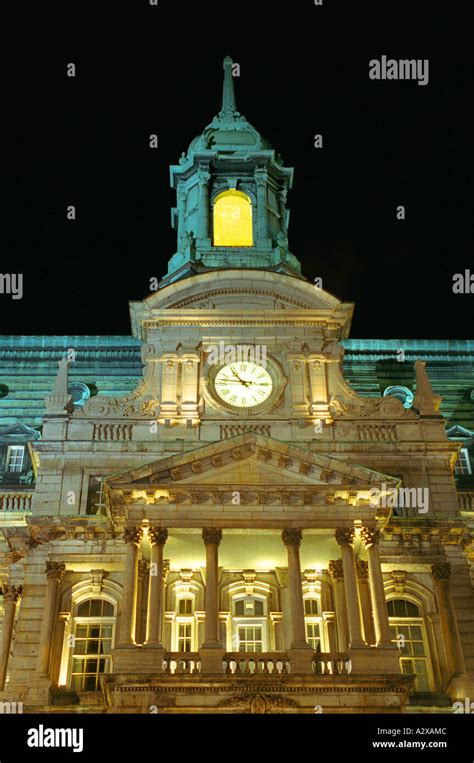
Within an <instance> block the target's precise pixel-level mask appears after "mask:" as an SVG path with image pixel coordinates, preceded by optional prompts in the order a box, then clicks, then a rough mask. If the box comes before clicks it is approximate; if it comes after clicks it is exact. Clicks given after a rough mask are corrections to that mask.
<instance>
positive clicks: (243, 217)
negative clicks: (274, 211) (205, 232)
mask: <svg viewBox="0 0 474 763" xmlns="http://www.w3.org/2000/svg"><path fill="white" fill-rule="evenodd" d="M214 246H253V230H252V202H251V200H250V199H249V197H248V196H247V195H246V194H245V193H242V192H241V191H224V193H220V194H219V195H218V196H217V197H216V199H215V201H214Z"/></svg>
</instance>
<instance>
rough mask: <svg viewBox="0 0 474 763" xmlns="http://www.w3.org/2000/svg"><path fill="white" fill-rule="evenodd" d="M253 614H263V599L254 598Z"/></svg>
mask: <svg viewBox="0 0 474 763" xmlns="http://www.w3.org/2000/svg"><path fill="white" fill-rule="evenodd" d="M255 614H256V615H257V617H258V616H261V615H263V601H261V600H260V599H255Z"/></svg>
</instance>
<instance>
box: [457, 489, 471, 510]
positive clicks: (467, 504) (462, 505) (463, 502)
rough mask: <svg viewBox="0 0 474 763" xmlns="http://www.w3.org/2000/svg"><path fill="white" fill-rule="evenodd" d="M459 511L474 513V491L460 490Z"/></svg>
mask: <svg viewBox="0 0 474 763" xmlns="http://www.w3.org/2000/svg"><path fill="white" fill-rule="evenodd" d="M458 500H459V511H474V490H459V491H458Z"/></svg>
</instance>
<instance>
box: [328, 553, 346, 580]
mask: <svg viewBox="0 0 474 763" xmlns="http://www.w3.org/2000/svg"><path fill="white" fill-rule="evenodd" d="M328 570H329V574H330V576H331V580H332V581H333V582H334V581H339V580H344V569H343V566H342V559H332V560H331V561H330V562H329V565H328Z"/></svg>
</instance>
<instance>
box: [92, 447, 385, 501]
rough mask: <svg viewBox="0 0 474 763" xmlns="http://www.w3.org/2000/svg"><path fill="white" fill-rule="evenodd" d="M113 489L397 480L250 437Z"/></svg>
mask: <svg viewBox="0 0 474 763" xmlns="http://www.w3.org/2000/svg"><path fill="white" fill-rule="evenodd" d="M107 482H108V484H109V487H110V488H111V489H112V490H113V489H123V488H125V487H128V488H130V487H134V488H136V489H140V488H141V487H143V488H145V487H147V486H150V485H155V486H160V485H171V484H175V485H176V484H183V485H186V484H193V485H200V484H202V485H204V484H205V485H224V484H225V485H229V484H232V485H239V484H242V485H276V484H284V485H301V486H304V485H345V486H350V485H353V486H354V487H356V488H357V487H362V486H365V487H367V486H370V485H378V484H380V483H382V482H385V483H386V484H387V485H389V486H391V485H395V484H396V483H397V480H396V479H394V478H392V477H390V476H387V475H385V474H382V473H381V472H376V471H373V470H372V469H368V468H366V467H364V466H359V465H357V464H350V463H347V462H346V461H343V460H342V459H339V458H337V457H334V456H333V455H324V454H321V453H310V452H308V451H307V450H304V449H303V448H299V447H297V446H294V445H287V444H286V443H283V442H280V441H278V440H274V439H272V438H269V437H264V436H262V435H256V434H253V433H246V434H242V435H238V436H236V437H232V438H229V439H226V440H221V441H220V442H218V443H214V444H210V445H204V446H202V447H200V448H196V449H195V450H192V451H188V452H187V453H183V454H179V455H175V456H170V457H167V458H164V459H160V460H159V461H154V462H153V463H151V464H147V465H146V466H142V467H139V468H138V469H132V470H131V471H128V472H126V473H125V474H122V475H115V476H113V477H109V478H108V479H107Z"/></svg>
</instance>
